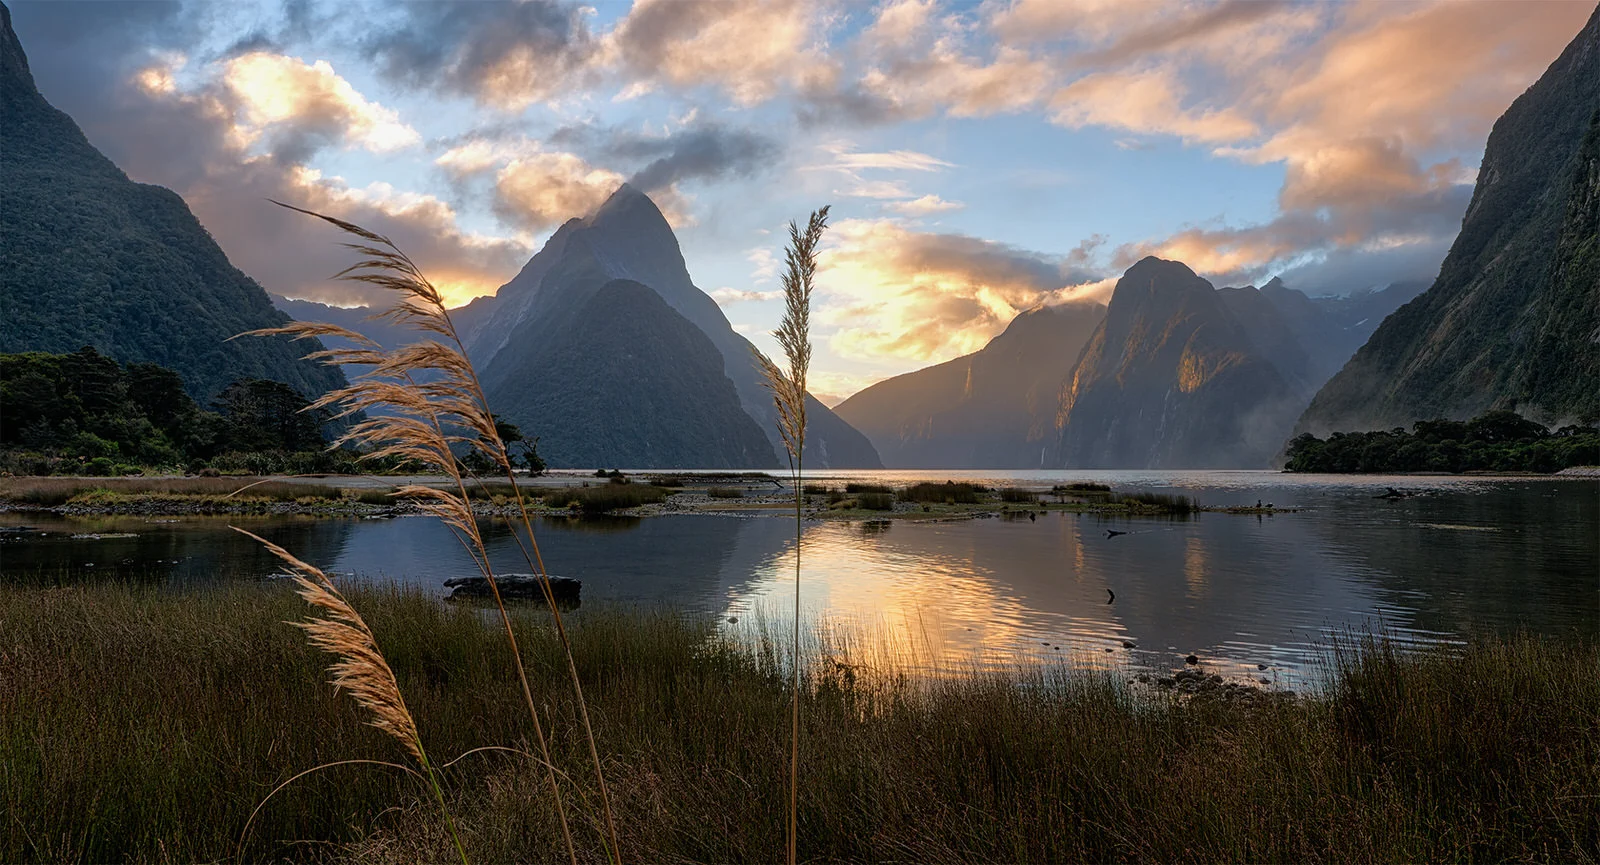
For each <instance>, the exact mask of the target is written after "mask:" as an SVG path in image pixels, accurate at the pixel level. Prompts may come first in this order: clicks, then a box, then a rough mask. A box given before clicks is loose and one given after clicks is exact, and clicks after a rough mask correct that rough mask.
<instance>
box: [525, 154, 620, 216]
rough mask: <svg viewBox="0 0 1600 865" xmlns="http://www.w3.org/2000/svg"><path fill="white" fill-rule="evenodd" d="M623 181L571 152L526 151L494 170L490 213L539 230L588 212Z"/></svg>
mask: <svg viewBox="0 0 1600 865" xmlns="http://www.w3.org/2000/svg"><path fill="white" fill-rule="evenodd" d="M624 180H625V178H624V177H623V176H622V175H621V174H618V173H617V172H615V171H611V170H609V169H604V168H596V167H595V166H593V165H590V164H589V163H587V162H585V161H584V160H583V159H582V158H580V157H578V156H575V155H573V154H571V153H547V152H535V153H528V154H526V155H523V156H518V157H516V158H514V159H512V160H511V161H510V162H508V163H506V165H505V166H504V167H503V168H501V169H500V170H499V171H498V172H496V174H495V183H494V191H495V197H494V212H495V213H496V214H497V215H498V216H500V218H501V219H504V220H506V221H507V222H509V223H511V224H513V225H517V226H519V227H522V228H525V229H528V230H530V231H541V230H544V229H546V228H551V227H553V226H556V225H560V224H561V223H562V222H565V221H566V220H568V219H571V218H572V217H574V216H582V215H586V214H589V213H592V212H593V211H594V210H595V209H596V208H598V207H599V206H600V205H601V204H603V203H605V200H606V199H607V198H610V197H611V193H613V192H615V191H616V190H617V187H618V186H620V185H622V183H623V181H624Z"/></svg>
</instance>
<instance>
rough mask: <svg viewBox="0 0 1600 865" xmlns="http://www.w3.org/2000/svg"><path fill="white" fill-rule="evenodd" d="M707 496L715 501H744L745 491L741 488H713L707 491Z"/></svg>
mask: <svg viewBox="0 0 1600 865" xmlns="http://www.w3.org/2000/svg"><path fill="white" fill-rule="evenodd" d="M706 495H708V496H710V497H711V498H714V499H742V498H744V490H742V489H740V488H739V487H711V488H710V489H708V490H706Z"/></svg>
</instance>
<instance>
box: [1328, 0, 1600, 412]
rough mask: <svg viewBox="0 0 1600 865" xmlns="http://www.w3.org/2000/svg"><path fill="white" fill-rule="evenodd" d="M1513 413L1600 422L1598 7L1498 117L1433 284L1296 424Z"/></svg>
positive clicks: (1391, 321) (1383, 328)
mask: <svg viewBox="0 0 1600 865" xmlns="http://www.w3.org/2000/svg"><path fill="white" fill-rule="evenodd" d="M1504 408H1514V409H1516V410H1518V411H1520V412H1523V413H1524V414H1526V415H1528V416H1529V417H1532V418H1533V419H1535V420H1540V421H1543V422H1547V423H1560V422H1564V421H1566V420H1569V419H1585V418H1587V419H1593V418H1596V417H1600V8H1597V9H1596V10H1595V12H1594V14H1593V15H1591V16H1590V18H1589V22H1588V23H1587V24H1586V25H1585V26H1584V28H1583V30H1582V32H1580V33H1579V34H1578V36H1577V38H1575V39H1574V40H1573V41H1572V43H1571V44H1570V45H1568V46H1567V48H1566V50H1565V51H1563V52H1562V54H1561V56H1560V57H1558V58H1557V59H1556V61H1555V62H1554V63H1552V64H1550V68H1549V69H1547V70H1546V71H1545V73H1544V75H1543V76H1541V77H1540V78H1539V80H1538V81H1537V82H1535V83H1534V85H1533V86H1532V87H1530V88H1528V90H1527V91H1526V92H1525V93H1523V94H1522V95H1521V96H1519V97H1517V99H1516V101H1515V102H1513V103H1512V104H1511V107H1510V108H1508V109H1506V113H1505V114H1503V115H1502V116H1501V117H1500V119H1499V120H1498V121H1496V122H1495V125H1494V129H1493V131H1492V132H1490V134H1489V141H1488V144H1487V145H1486V147H1485V148H1484V154H1483V165H1482V167H1481V168H1480V169H1479V170H1478V182H1477V187H1476V188H1475V189H1474V190H1473V194H1472V203H1471V204H1470V205H1469V206H1468V208H1467V213H1466V216H1465V217H1464V218H1463V219H1462V223H1461V234H1460V235H1458V236H1457V237H1456V240H1455V243H1454V244H1453V245H1452V246H1451V247H1450V253H1449V254H1448V255H1447V256H1446V257H1445V260H1444V264H1443V266H1442V267H1441V268H1440V270H1439V276H1438V279H1436V280H1435V281H1434V283H1433V286H1432V287H1431V288H1429V289H1428V291H1427V292H1426V293H1424V294H1423V295H1421V296H1420V297H1418V298H1417V299H1415V300H1413V301H1411V302H1410V303H1408V304H1406V305H1405V306H1403V307H1401V308H1400V309H1399V310H1398V311H1396V312H1395V314H1394V315H1392V316H1390V317H1389V318H1388V319H1387V320H1386V321H1384V323H1383V325H1382V326H1380V327H1379V328H1378V330H1377V331H1376V332H1375V333H1373V335H1372V338H1371V339H1369V340H1368V341H1367V343H1366V344H1365V345H1364V346H1362V347H1361V350H1360V351H1358V352H1356V355H1355V357H1353V358H1351V360H1350V362H1349V363H1348V364H1347V365H1346V366H1345V367H1344V369H1343V370H1341V371H1340V372H1339V374H1338V375H1336V376H1334V377H1333V379H1332V380H1330V381H1329V382H1328V383H1327V385H1325V386H1324V387H1323V388H1322V390H1321V391H1320V392H1319V393H1318V394H1317V395H1316V398H1315V399H1314V400H1312V402H1311V405H1310V407H1309V408H1308V409H1307V410H1306V412H1305V414H1304V416H1303V417H1301V419H1300V421H1299V423H1298V425H1297V428H1298V430H1299V431H1306V432H1313V433H1317V434H1319V435H1320V434H1324V433H1327V432H1330V431H1336V430H1364V429H1386V428H1390V427H1394V426H1402V425H1407V424H1410V423H1411V422H1413V421H1417V420H1427V419H1433V418H1452V419H1458V420H1464V419H1466V418H1470V417H1475V416H1477V415H1480V414H1483V413H1484V412H1486V411H1489V410H1493V409H1504Z"/></svg>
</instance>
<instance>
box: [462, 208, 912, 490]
mask: <svg viewBox="0 0 1600 865" xmlns="http://www.w3.org/2000/svg"><path fill="white" fill-rule="evenodd" d="M616 281H624V282H628V283H631V284H634V285H642V286H645V287H647V288H648V289H650V291H651V292H653V293H654V294H655V295H656V296H657V297H659V299H660V300H661V301H662V302H663V303H662V305H661V307H660V308H659V309H654V308H652V309H649V310H648V311H646V309H645V307H644V306H643V305H639V304H636V305H634V306H630V307H625V308H618V309H616V310H612V311H609V312H608V311H607V309H606V308H605V307H603V306H597V305H595V304H593V303H592V302H591V298H592V297H594V296H595V295H596V293H598V292H600V291H602V290H603V289H606V288H607V287H608V286H610V285H611V284H612V283H613V282H616ZM635 294H636V292H635ZM634 300H635V301H639V298H637V297H635V298H634ZM579 311H585V312H586V314H579ZM646 314H647V315H649V316H651V318H649V319H647V320H645V321H641V322H632V323H629V325H628V326H630V327H633V326H639V325H643V326H647V327H657V328H659V329H660V330H661V332H662V335H663V337H664V338H665V337H667V336H671V337H672V340H673V341H670V342H660V343H659V344H658V343H654V342H652V343H649V344H641V345H639V346H637V350H635V351H633V352H632V353H631V354H630V355H629V361H628V363H626V364H605V365H600V366H597V365H595V363H592V362H591V361H597V360H598V359H597V358H595V357H594V356H593V354H592V353H591V354H589V355H587V356H584V355H574V354H570V353H568V354H560V355H557V354H553V353H552V352H550V351H549V349H548V343H549V342H551V341H555V340H564V341H566V342H567V343H568V344H571V345H573V346H574V347H575V348H576V347H577V346H578V345H579V344H580V343H582V342H584V341H586V340H589V341H593V340H602V341H606V340H610V339H611V337H610V336H609V335H607V334H606V331H607V330H608V329H613V328H617V327H619V326H621V319H622V318H623V317H624V316H627V315H646ZM457 316H458V318H457V320H458V321H459V322H460V325H461V328H462V332H463V337H464V339H465V341H466V344H467V351H468V354H469V355H470V356H471V357H472V360H473V362H474V363H475V364H476V365H477V366H478V367H479V369H480V370H482V371H483V379H484V386H485V388H486V390H487V391H488V394H489V398H490V401H491V404H493V405H495V406H496V410H497V411H500V412H501V413H503V414H504V415H505V416H506V417H508V418H510V419H512V420H513V421H515V422H517V423H518V424H520V425H521V426H522V429H523V430H524V431H525V432H527V433H528V434H530V435H538V436H541V442H543V441H545V438H544V437H547V436H551V435H556V434H557V433H555V431H556V430H560V429H566V430H574V431H582V430H585V429H588V430H590V431H591V433H592V432H594V431H597V430H599V429H603V428H605V427H607V426H608V425H624V427H623V428H625V429H626V430H628V432H627V434H626V435H618V436H615V437H613V439H611V440H612V441H616V442H621V441H625V440H626V441H637V442H639V443H640V446H641V447H645V446H646V443H648V448H647V449H646V450H643V451H636V452H635V453H637V454H638V455H637V456H634V457H630V456H628V454H626V453H611V452H610V451H608V450H607V449H606V448H608V447H610V445H604V446H602V444H601V442H600V441H599V440H597V439H594V438H592V437H590V438H588V439H585V441H586V442H588V443H587V444H585V445H584V448H585V449H583V450H574V451H572V452H570V453H563V452H560V451H558V450H556V449H550V450H549V455H548V456H547V457H546V459H549V460H551V461H552V462H551V464H552V465H585V466H588V465H635V466H638V467H654V466H669V465H671V466H684V467H689V466H701V467H705V468H772V467H775V466H780V465H785V464H787V461H786V458H785V457H784V450H783V444H782V440H781V439H780V438H779V437H778V433H777V426H776V424H775V422H774V415H775V409H774V407H773V404H772V396H771V393H770V392H769V391H767V389H766V387H765V386H764V385H763V383H762V378H761V372H760V369H759V368H758V367H757V366H756V363H755V361H754V356H753V354H752V347H751V345H750V342H749V341H748V340H746V339H745V338H744V337H742V336H740V335H739V334H737V333H735V332H734V330H733V327H732V326H731V325H730V324H729V323H728V320H727V318H725V317H724V316H723V314H722V310H721V309H720V308H719V307H718V306H717V304H716V302H715V301H713V300H712V299H711V297H710V296H709V295H707V294H706V293H705V292H703V291H701V290H700V289H699V288H697V287H696V286H695V284H694V281H693V280H692V279H691V278H690V276H689V271H688V267H687V266H686V265H685V263H684V260H683V253H682V251H681V250H680V249H679V247H678V242H677V238H675V237H674V236H673V233H672V227H671V226H670V225H669V224H668V223H667V220H666V218H665V217H664V216H662V214H661V211H660V210H659V209H658V208H657V207H656V205H655V203H654V202H653V201H651V200H650V198H649V196H647V195H645V194H644V193H642V192H640V191H639V190H637V189H635V188H633V187H631V186H628V185H626V184H624V185H623V186H621V187H619V188H618V189H617V191H616V192H615V193H613V194H612V195H611V197H610V198H609V199H607V201H606V202H605V203H604V204H603V205H601V207H600V208H599V209H598V210H597V211H596V212H595V213H594V214H592V215H590V216H588V217H586V218H582V219H571V220H568V221H567V222H566V224H564V225H562V226H561V227H560V228H559V229H557V230H556V232H555V233H554V234H553V235H552V236H551V237H550V239H549V240H548V241H547V242H546V243H545V245H544V248H543V249H541V250H540V251H539V252H538V253H537V254H535V255H534V256H533V258H532V259H530V260H529V261H528V263H527V265H526V266H524V267H523V269H522V271H521V272H520V273H518V274H517V276H516V277H515V278H514V279H512V280H511V281H510V282H508V283H506V284H505V285H504V286H502V287H501V289H500V290H499V292H497V293H496V294H495V295H494V296H493V297H484V298H478V299H477V300H475V301H473V302H472V303H471V304H468V305H467V306H466V307H464V308H462V309H461V310H460V311H458V313H457ZM680 320H681V321H680ZM684 324H687V325H688V328H685V327H683V326H682V325H684ZM701 339H704V340H706V341H708V343H709V345H710V346H711V347H712V348H713V349H714V350H715V352H716V357H717V358H719V360H720V375H719V374H717V373H718V370H716V369H712V368H711V367H709V366H708V367H705V368H704V369H701V368H700V367H696V369H701V371H702V372H703V373H704V375H703V376H701V377H700V378H694V377H690V376H685V375H681V374H679V372H680V370H678V369H677V367H680V366H681V365H682V364H683V363H685V360H686V359H687V358H690V357H694V358H697V359H703V358H701V352H700V351H699V346H698V343H699V341H700V340H701ZM691 343H693V344H694V345H691ZM585 357H587V358H588V359H587V360H586V359H585ZM697 362H698V361H697ZM601 369H605V370H606V371H607V374H606V375H605V376H602V375H600V374H599V371H600V370H601ZM574 384H576V385H578V386H588V387H594V388H607V389H609V392H610V393H611V394H612V397H613V398H614V401H613V402H610V403H607V404H606V406H609V408H607V407H606V406H602V407H601V408H603V409H604V411H603V413H602V414H600V415H597V416H592V415H589V414H585V413H584V412H582V411H579V410H578V409H577V407H576V406H566V405H558V404H555V403H553V402H550V401H547V400H536V399H535V396H536V393H537V392H541V391H544V392H548V391H551V390H553V389H559V388H566V387H570V386H573V385H574ZM667 386H670V387H671V388H673V389H672V390H669V391H666V392H655V393H649V394H647V393H646V391H649V390H651V389H652V388H656V387H667ZM702 388H703V390H697V389H702ZM647 397H648V398H647ZM647 404H648V405H653V406H656V408H655V409H652V410H651V411H649V412H646V411H644V410H643V407H644V406H645V405H647ZM535 405H537V406H538V407H539V408H538V410H535ZM673 405H677V406H680V407H682V409H683V410H684V411H687V410H689V407H690V406H695V407H696V408H695V409H694V410H695V411H697V412H700V413H701V414H700V416H699V417H698V418H697V419H696V422H702V421H703V422H705V423H708V424H709V425H710V427H712V428H715V429H718V430H722V431H723V432H724V435H723V436H722V437H721V438H717V439H707V440H705V442H704V446H703V447H700V446H696V445H695V444H694V443H693V442H689V441H683V442H682V443H681V447H679V448H677V449H672V448H665V447H660V446H657V445H656V444H655V442H658V441H661V440H664V439H671V438H672V437H673V436H674V435H676V433H675V432H674V431H675V430H676V429H678V428H679V426H681V425H682V424H685V423H689V422H690V419H688V418H687V417H684V416H681V415H675V414H662V413H660V411H661V410H662V409H664V408H665V407H669V406H673ZM806 408H807V416H808V421H809V429H808V432H807V444H806V455H805V457H806V465H808V466H813V467H816V468H880V467H881V466H882V463H881V462H880V461H879V459H878V454H877V451H875V450H874V449H873V447H872V444H871V442H869V441H868V440H867V438H866V436H863V435H862V434H861V433H859V432H857V431H856V430H854V429H852V428H851V427H850V425H849V424H847V423H845V422H844V421H842V420H840V419H839V417H838V416H837V415H835V414H834V413H833V412H832V411H830V410H829V409H828V408H827V407H826V406H824V405H822V403H820V402H818V401H817V400H816V399H814V398H808V402H807V406H806ZM751 429H754V430H756V431H758V432H759V433H760V435H761V436H762V438H763V439H765V441H766V442H767V444H766V447H764V448H752V447H750V446H749V444H750V443H749V430H751ZM576 445H577V441H576V440H574V446H576ZM544 449H545V445H544V444H541V452H543V450H544ZM647 454H648V458H649V459H650V460H652V461H651V462H649V463H632V462H630V459H642V458H645V457H646V455H647Z"/></svg>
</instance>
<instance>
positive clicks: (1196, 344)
mask: <svg viewBox="0 0 1600 865" xmlns="http://www.w3.org/2000/svg"><path fill="white" fill-rule="evenodd" d="M1219 294H1220V293H1219V292H1217V291H1216V290H1215V289H1214V288H1213V287H1212V286H1211V284H1210V283H1209V282H1206V281H1205V280H1204V279H1201V278H1200V277H1198V276H1196V275H1195V274H1194V272H1193V271H1191V270H1190V269H1189V268H1188V267H1186V266H1184V265H1183V264H1181V263H1179V262H1175V261H1162V260H1161V259H1157V258H1146V259H1144V260H1143V261H1140V262H1139V263H1138V264H1135V265H1134V266H1133V267H1131V268H1129V269H1128V271H1127V273H1125V274H1124V275H1123V277H1122V279H1120V280H1118V282H1117V286H1116V289H1115V291H1114V292H1113V293H1112V296H1111V303H1110V305H1109V306H1108V308H1107V310H1106V317H1105V320H1104V321H1103V322H1101V324H1100V326H1099V328H1098V329H1097V330H1096V331H1095V334H1094V336H1093V337H1092V338H1091V339H1090V340H1089V343H1088V345H1087V346H1086V347H1085V349H1084V352H1083V356H1082V358H1081V359H1080V360H1079V361H1078V365H1077V368H1076V369H1075V370H1074V371H1073V373H1072V376H1071V378H1070V379H1069V380H1068V382H1067V383H1066V385H1065V387H1064V388H1063V390H1062V393H1061V400H1060V405H1059V408H1058V414H1057V424H1058V429H1059V438H1058V442H1057V448H1058V450H1057V451H1056V455H1055V462H1056V463H1057V464H1059V465H1064V466H1067V467H1072V468H1240V467H1253V466H1265V465H1267V464H1268V462H1269V461H1270V460H1271V459H1272V457H1273V455H1274V454H1275V453H1276V452H1277V450H1278V449H1279V448H1280V447H1281V445H1282V443H1283V433H1284V431H1285V430H1287V429H1288V427H1289V425H1290V424H1291V423H1292V422H1293V418H1294V416H1295V415H1296V414H1297V413H1298V412H1299V410H1300V407H1301V406H1302V405H1304V397H1305V392H1304V391H1303V390H1302V389H1300V388H1297V387H1296V386H1295V385H1294V384H1293V383H1291V382H1290V381H1289V380H1288V378H1286V376H1285V375H1284V374H1283V373H1280V372H1279V370H1278V368H1277V367H1276V366H1275V365H1274V364H1273V363H1272V362H1271V361H1270V360H1268V359H1267V358H1266V357H1264V356H1263V355H1262V353H1261V351H1260V349H1259V348H1258V347H1257V345H1256V342H1255V341H1254V340H1253V339H1252V337H1251V334H1250V333H1249V331H1248V330H1247V329H1246V327H1245V326H1244V325H1243V324H1241V323H1240V322H1239V321H1238V319H1237V318H1236V317H1235V316H1234V315H1233V314H1232V313H1231V312H1229V310H1228V307H1227V305H1226V304H1225V303H1224V301H1223V300H1222V298H1221V297H1220V296H1219Z"/></svg>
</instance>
